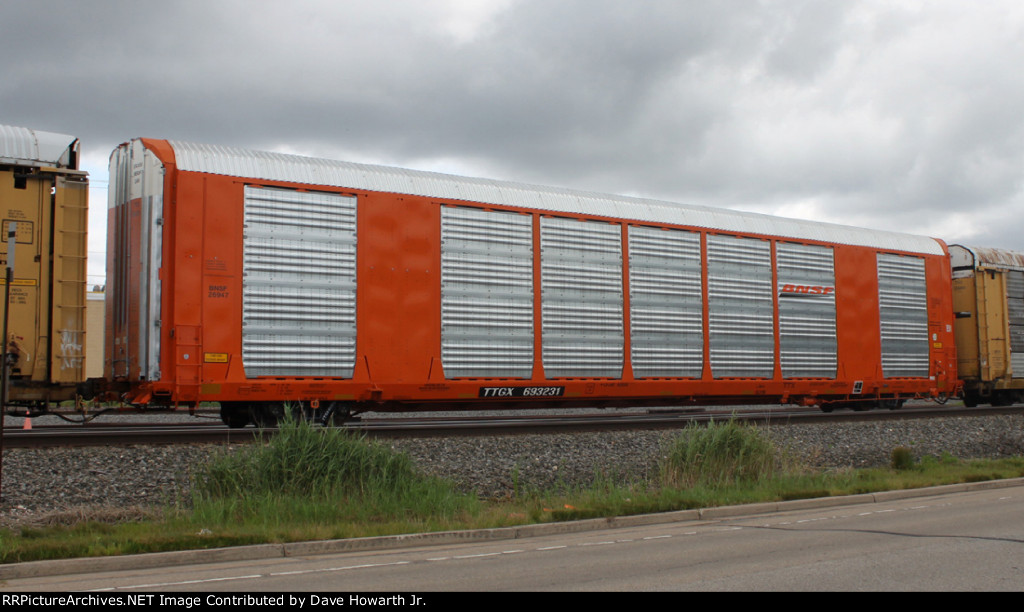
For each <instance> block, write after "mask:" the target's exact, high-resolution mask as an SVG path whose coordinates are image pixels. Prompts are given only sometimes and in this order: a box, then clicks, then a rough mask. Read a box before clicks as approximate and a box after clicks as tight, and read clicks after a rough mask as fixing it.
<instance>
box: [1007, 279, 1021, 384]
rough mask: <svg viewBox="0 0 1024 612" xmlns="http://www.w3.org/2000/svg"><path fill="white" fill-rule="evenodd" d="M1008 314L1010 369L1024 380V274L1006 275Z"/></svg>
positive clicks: (1015, 375)
mask: <svg viewBox="0 0 1024 612" xmlns="http://www.w3.org/2000/svg"><path fill="white" fill-rule="evenodd" d="M1006 312H1007V317H1008V318H1009V323H1010V367H1011V368H1012V369H1013V378H1024V272H1018V271H1016V270H1011V271H1009V272H1007V273H1006Z"/></svg>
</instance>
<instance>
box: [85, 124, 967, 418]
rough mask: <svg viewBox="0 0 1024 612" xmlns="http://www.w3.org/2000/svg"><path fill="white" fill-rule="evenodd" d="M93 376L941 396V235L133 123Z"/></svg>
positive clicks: (756, 397) (950, 380) (354, 391)
mask: <svg viewBox="0 0 1024 612" xmlns="http://www.w3.org/2000/svg"><path fill="white" fill-rule="evenodd" d="M110 167H111V172H110V191H109V193H110V195H109V231H108V285H107V345H106V364H105V365H106V374H105V376H106V378H107V379H109V380H110V381H114V382H117V383H118V384H121V385H123V386H124V388H125V389H127V391H126V394H125V398H126V399H127V400H128V401H130V402H132V403H136V404H140V405H141V404H174V405H185V406H196V405H198V404H199V403H200V402H219V403H220V405H221V406H222V418H223V419H224V420H225V422H227V423H228V424H230V425H234V426H244V425H246V424H248V423H249V422H250V421H256V422H257V423H262V422H267V421H272V420H273V419H274V418H275V416H276V415H277V414H279V413H280V410H281V406H282V405H285V404H303V405H306V406H309V405H316V406H319V407H321V409H327V408H328V407H329V408H330V409H331V410H336V411H337V412H338V413H344V414H354V413H358V412H360V411H365V410H430V409H442V408H444V409H451V408H454V407H459V408H462V409H473V408H499V407H513V406H514V407H522V406H530V407H546V406H556V405H557V406H572V405H579V406H634V405H671V404H675V405H679V404H687V403H689V404H711V403H723V404H728V403H749V404H753V403H792V404H803V405H818V406H821V407H822V408H824V409H826V410H828V409H831V408H833V407H838V406H851V407H866V406H876V405H890V406H894V405H899V404H900V403H901V402H903V401H904V400H906V399H908V398H915V397H918V398H920V397H944V396H946V395H950V394H955V393H956V392H957V367H956V365H957V364H956V351H955V347H954V337H953V323H954V314H953V308H952V304H951V292H950V284H951V278H950V266H949V255H948V252H947V249H946V246H945V245H944V244H943V242H942V241H940V240H936V239H931V238H925V237H920V236H914V235H908V234H902V233H895V232H879V231H875V230H867V229H858V228H852V227H844V226H837V225H830V224H823V223H815V222H809V221H798V220H790V219H781V218H776V217H770V216H765V215H758V214H753V213H743V212H736V211H728V210H721V209H713V208H705V207H699V206H686V205H680V204H672V203H666V202H660V201H654V200H648V199H642V198H635V197H624V196H612V195H605V194H596V193H587V192H579V191H573V190H568V189H559V188H550V187H537V186H532V185H524V184H518V183H510V182H501V181H493V180H485V179H471V178H462V177H455V176H449V175H443V174H436V173H428V172H418V171H410V170H401V169H395V168H386V167H379V166H370V165H360V164H352V163H344V162H337V161H331V160H323V159H312V158H306V157H300V156H294V155H285V154H278V153H266V152H255V151H248V150H242V149H235V148H226V147H214V146H206V145H198V144H192V143H184V142H173V141H165V140H153V139H137V140H132V141H130V142H128V143H125V144H123V145H121V146H120V147H119V148H118V149H117V150H115V151H114V153H113V155H112V156H111V166H110Z"/></svg>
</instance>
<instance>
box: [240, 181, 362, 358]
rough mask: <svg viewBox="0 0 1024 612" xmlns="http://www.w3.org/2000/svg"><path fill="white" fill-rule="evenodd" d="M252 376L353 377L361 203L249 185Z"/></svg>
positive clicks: (246, 303) (247, 317) (247, 291)
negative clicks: (357, 255)
mask: <svg viewBox="0 0 1024 612" xmlns="http://www.w3.org/2000/svg"><path fill="white" fill-rule="evenodd" d="M244 232H245V233H244V237H243V257H244V263H243V276H244V279H243V283H242V362H243V364H244V365H245V372H246V376H247V377H249V378H253V377H257V376H333V377H342V378H350V377H351V376H352V371H353V368H354V366H355V344H356V199H355V198H354V197H347V196H340V195H337V194H329V193H316V192H299V191H290V190H284V189H266V188H264V189H260V188H256V187H246V188H245V230H244Z"/></svg>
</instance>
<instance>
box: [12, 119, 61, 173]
mask: <svg viewBox="0 0 1024 612" xmlns="http://www.w3.org/2000/svg"><path fill="white" fill-rule="evenodd" d="M77 142H78V139H77V138H75V137H74V136H68V135H67V134H55V133H53V132H41V131H39V130H32V129H29V128H23V127H14V126H10V125H0V163H5V164H17V165H21V166H27V165H39V164H40V163H43V164H47V165H51V166H59V167H69V166H71V165H74V166H76V167H77V160H76V159H75V158H74V156H72V155H69V153H73V152H75V151H77Z"/></svg>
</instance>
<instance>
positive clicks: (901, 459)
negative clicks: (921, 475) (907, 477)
mask: <svg viewBox="0 0 1024 612" xmlns="http://www.w3.org/2000/svg"><path fill="white" fill-rule="evenodd" d="M889 459H890V465H891V466H892V469H894V470H909V469H912V468H913V467H914V452H913V451H912V450H910V449H909V448H907V447H906V446H897V447H896V448H894V449H892V453H891V455H890V458H889Z"/></svg>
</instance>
